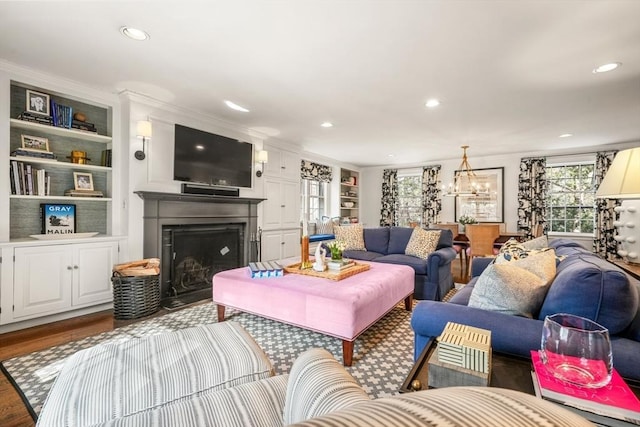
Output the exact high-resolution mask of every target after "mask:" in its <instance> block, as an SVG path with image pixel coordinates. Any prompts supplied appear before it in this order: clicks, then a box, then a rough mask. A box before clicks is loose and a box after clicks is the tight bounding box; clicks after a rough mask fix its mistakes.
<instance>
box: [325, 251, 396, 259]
mask: <svg viewBox="0 0 640 427" xmlns="http://www.w3.org/2000/svg"><path fill="white" fill-rule="evenodd" d="M327 253H329V252H327ZM381 256H384V255H383V254H380V253H378V252H372V251H353V250H346V251H343V252H342V257H343V258H352V259H361V260H363V261H377V260H378V258H380V257H381Z"/></svg>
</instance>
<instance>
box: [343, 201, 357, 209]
mask: <svg viewBox="0 0 640 427" xmlns="http://www.w3.org/2000/svg"><path fill="white" fill-rule="evenodd" d="M355 205H356V204H355V203H354V202H342V206H343V207H345V208H352V207H354V206H355Z"/></svg>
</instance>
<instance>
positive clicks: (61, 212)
mask: <svg viewBox="0 0 640 427" xmlns="http://www.w3.org/2000/svg"><path fill="white" fill-rule="evenodd" d="M40 211H41V213H42V215H41V216H42V234H73V233H75V232H76V205H70V204H56V203H42V204H41V205H40Z"/></svg>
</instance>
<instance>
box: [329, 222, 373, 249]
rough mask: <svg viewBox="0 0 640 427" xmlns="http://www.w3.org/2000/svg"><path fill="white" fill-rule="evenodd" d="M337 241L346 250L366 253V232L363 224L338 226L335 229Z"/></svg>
mask: <svg viewBox="0 0 640 427" xmlns="http://www.w3.org/2000/svg"><path fill="white" fill-rule="evenodd" d="M333 232H334V234H335V235H336V241H337V242H338V243H341V244H342V245H343V246H344V250H352V251H366V250H367V248H365V246H364V230H363V228H362V224H353V225H338V226H335V227H334V228H333Z"/></svg>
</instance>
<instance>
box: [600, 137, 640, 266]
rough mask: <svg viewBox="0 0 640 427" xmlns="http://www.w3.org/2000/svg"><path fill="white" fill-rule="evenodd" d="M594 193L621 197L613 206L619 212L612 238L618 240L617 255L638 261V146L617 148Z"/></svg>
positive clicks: (609, 196) (639, 248)
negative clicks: (620, 200)
mask: <svg viewBox="0 0 640 427" xmlns="http://www.w3.org/2000/svg"><path fill="white" fill-rule="evenodd" d="M596 197H598V198H606V199H625V200H623V201H622V204H621V205H620V206H617V207H615V208H614V210H615V211H616V212H617V213H618V214H619V218H618V221H615V222H614V223H613V225H614V226H615V227H616V230H617V235H616V236H615V237H614V239H615V240H616V241H617V242H618V243H619V245H620V247H619V249H618V255H620V256H621V257H623V258H624V259H625V260H626V261H627V262H630V263H633V264H640V231H638V230H639V229H640V147H636V148H631V149H629V150H623V151H620V152H619V153H618V154H616V157H615V158H614V159H613V162H612V163H611V166H610V167H609V169H608V170H607V173H606V174H605V176H604V178H603V180H602V183H601V184H600V186H599V187H598V190H597V191H596Z"/></svg>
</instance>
